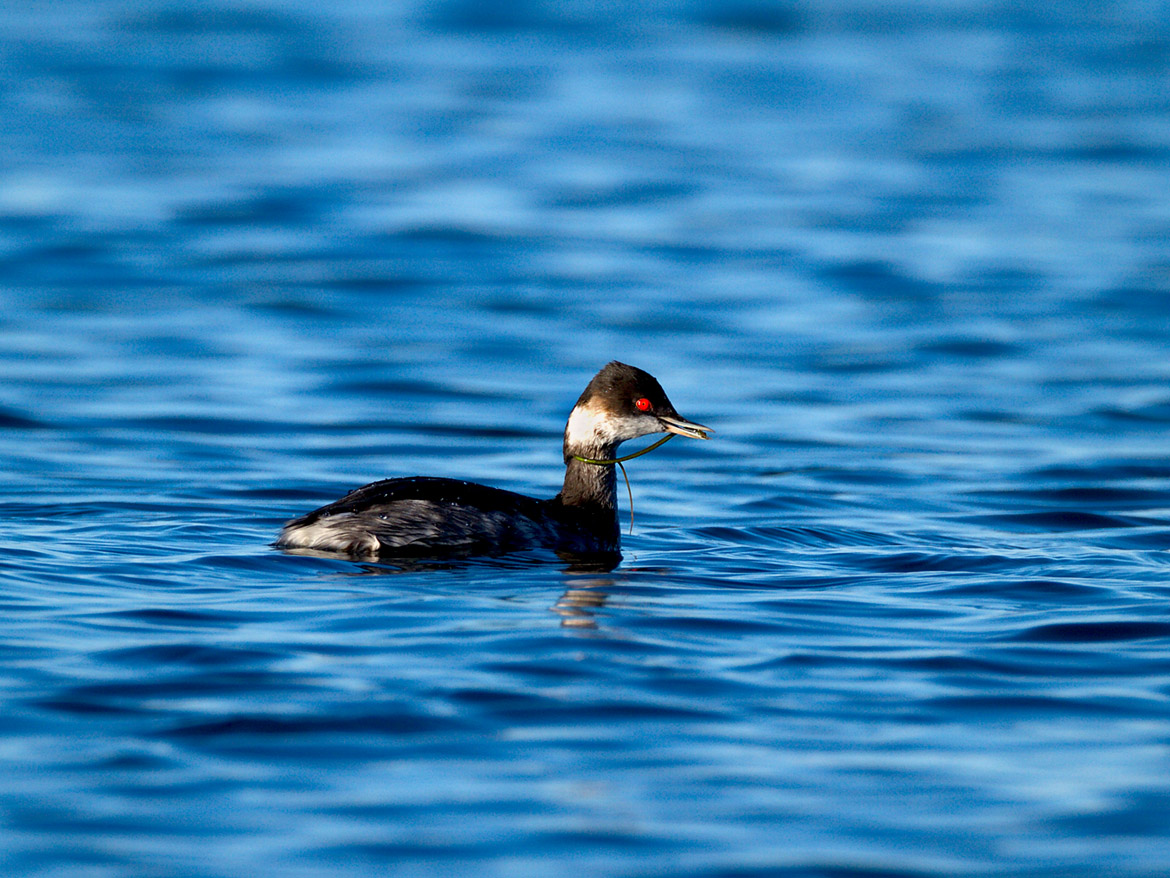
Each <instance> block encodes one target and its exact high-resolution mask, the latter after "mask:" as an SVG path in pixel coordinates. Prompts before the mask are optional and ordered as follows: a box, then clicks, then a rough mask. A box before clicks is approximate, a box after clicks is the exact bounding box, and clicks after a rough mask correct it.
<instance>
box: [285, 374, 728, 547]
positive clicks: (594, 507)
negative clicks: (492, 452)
mask: <svg viewBox="0 0 1170 878" xmlns="http://www.w3.org/2000/svg"><path fill="white" fill-rule="evenodd" d="M712 432H714V431H713V430H711V429H710V428H709V427H704V426H703V425H702V424H696V423H693V422H692V421H688V420H686V419H685V418H682V417H680V416H679V414H678V412H676V411H675V410H674V406H673V405H671V404H670V400H669V399H667V398H666V394H665V393H664V392H663V390H662V387H661V386H660V385H659V383H658V382H657V381H656V380H655V379H654V376H653V375H650V374H648V373H646V372H643V371H642V370H641V369H635V368H634V367H633V366H627V365H625V364H624V363H617V362H613V363H609V364H608V365H606V366H605V368H603V369H602V370H601V371H600V372H598V373H597V374H596V375H595V376H594V377H593V380H592V381H590V382H589V386H588V387H586V388H585V392H584V393H582V394H581V397H580V399H578V400H577V404H576V405H575V406H573V411H572V413H571V414H570V415H569V422H568V424H567V426H566V427H565V442H564V454H565V484H564V487H563V488H562V489H561V492H560V493H559V494H557V495H556V496H555V497H553V498H552V499H551V500H537V499H535V498H533V497H526V496H524V495H522V494H515V493H513V492H511V491H503V490H500V489H499V488H489V487H487V486H486V485H477V484H474V483H472V482H461V481H457V480H455V479H439V478H423V477H417V478H405V479H385V480H383V481H380V482H374V483H372V484H369V485H366V486H365V487H362V488H358V489H357V490H355V491H351V492H350V493H348V494H346V495H345V496H344V497H342V498H341V499H340V500H337V501H336V502H334V503H330V504H329V505H328V506H322V507H321V508H320V509H317V510H315V511H314V512H310V513H309V514H307V515H303V516H301V517H300V518H294V519H293V520H292V521H290V522H288V523H287V524H286V525H285V526H284V529H283V530H282V531H281V532H280V537H279V538H278V539H277V541H276V545H277V546H279V547H282V548H288V549H315V550H324V551H331V552H344V553H347V554H350V555H359V556H362V557H370V556H377V555H382V556H414V557H418V556H435V555H450V554H459V555H470V554H493V555H494V554H502V553H505V552H515V551H523V550H526V549H540V548H544V549H552V550H554V551H558V552H562V553H567V554H571V555H592V554H606V553H617V552H618V551H619V549H620V544H621V538H620V536H619V531H618V520H617V478H616V475H615V473H614V463H615V462H616V461H615V459H614V455H615V453H616V451H617V447H618V446H619V445H620V444H621V443H622V442H624V441H626V440H627V439H635V438H637V437H639V436H646V435H648V434H650V433H675V434H677V435H679V436H690V437H692V438H695V439H708V438H710V437H709V436H708V435H707V434H708V433H712ZM669 438H670V436H667V437H665V438H664V439H663V440H662V441H666V439H669Z"/></svg>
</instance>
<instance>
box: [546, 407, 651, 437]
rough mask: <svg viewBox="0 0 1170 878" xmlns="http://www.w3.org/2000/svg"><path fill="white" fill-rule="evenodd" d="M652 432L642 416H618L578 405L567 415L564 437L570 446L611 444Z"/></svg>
mask: <svg viewBox="0 0 1170 878" xmlns="http://www.w3.org/2000/svg"><path fill="white" fill-rule="evenodd" d="M651 432H653V428H650V429H647V428H646V424H645V422H644V419H642V418H620V417H615V416H614V415H613V414H611V413H609V412H606V411H604V410H602V409H595V408H591V407H589V406H578V407H577V408H574V409H573V411H572V413H571V414H570V415H569V424H568V426H567V427H566V428H565V439H566V440H567V441H568V443H569V445H570V446H597V445H612V444H615V443H618V442H624V441H625V440H627V439H633V438H634V437H635V436H644V435H646V434H647V433H651Z"/></svg>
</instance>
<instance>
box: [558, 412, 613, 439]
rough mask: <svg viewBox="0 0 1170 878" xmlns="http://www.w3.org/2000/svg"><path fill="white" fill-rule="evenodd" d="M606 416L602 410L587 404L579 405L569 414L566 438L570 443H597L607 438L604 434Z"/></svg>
mask: <svg viewBox="0 0 1170 878" xmlns="http://www.w3.org/2000/svg"><path fill="white" fill-rule="evenodd" d="M604 427H605V418H604V416H603V414H602V412H600V411H597V410H596V409H592V408H588V407H586V406H577V407H576V408H574V409H573V411H572V412H570V414H569V424H568V426H567V427H565V440H566V441H567V442H568V443H569V445H596V444H598V443H603V442H604V441H605V440H604V438H603V436H602V433H603V430H604Z"/></svg>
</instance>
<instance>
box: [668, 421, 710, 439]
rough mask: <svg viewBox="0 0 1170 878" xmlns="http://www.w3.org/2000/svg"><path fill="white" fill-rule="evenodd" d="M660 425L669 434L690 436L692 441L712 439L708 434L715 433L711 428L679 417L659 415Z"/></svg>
mask: <svg viewBox="0 0 1170 878" xmlns="http://www.w3.org/2000/svg"><path fill="white" fill-rule="evenodd" d="M658 423H660V424H661V425H662V429H664V430H666V432H668V433H677V434H678V435H679V436H688V437H690V438H691V439H710V438H711V437H710V436H708V435H707V434H708V433H714V432H715V431H714V430H712V429H711V428H710V427H704V426H703V425H702V424H696V423H695V422H694V421H688V420H687V419H686V418H680V417H679V416H678V415H659V416H658Z"/></svg>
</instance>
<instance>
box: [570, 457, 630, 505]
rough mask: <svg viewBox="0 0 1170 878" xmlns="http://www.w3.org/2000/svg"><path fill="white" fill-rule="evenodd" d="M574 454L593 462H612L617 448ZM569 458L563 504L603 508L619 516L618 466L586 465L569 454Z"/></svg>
mask: <svg viewBox="0 0 1170 878" xmlns="http://www.w3.org/2000/svg"><path fill="white" fill-rule="evenodd" d="M574 453H575V454H576V455H577V457H584V458H587V459H589V460H612V459H613V456H614V449H612V448H610V449H604V450H595V449H591V450H590V451H589V452H588V453H580V452H574ZM565 457H566V459H565V486H564V487H563V488H562V489H561V502H562V503H563V504H564V505H565V506H584V507H594V508H598V507H600V508H601V509H605V510H608V511H610V512H612V513H613V514H614V515H615V516H616V514H617V475H616V474H615V473H614V465H613V464H609V465H608V466H599V465H598V464H595V463H585V462H584V461H581V460H577V457H574V456H573V455H572V454H568V453H566V456H565Z"/></svg>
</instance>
